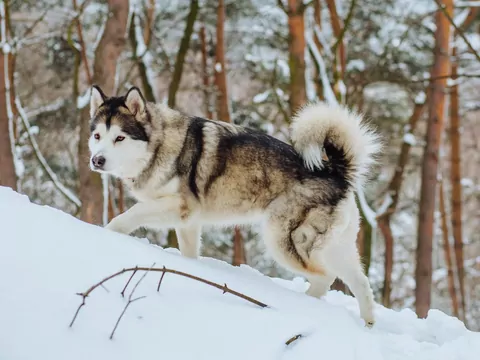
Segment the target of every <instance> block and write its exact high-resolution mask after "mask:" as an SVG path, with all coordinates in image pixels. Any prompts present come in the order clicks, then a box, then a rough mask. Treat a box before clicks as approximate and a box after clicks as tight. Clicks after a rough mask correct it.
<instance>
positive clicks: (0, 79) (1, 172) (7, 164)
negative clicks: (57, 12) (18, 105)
mask: <svg viewBox="0 0 480 360" xmlns="http://www.w3.org/2000/svg"><path fill="white" fill-rule="evenodd" d="M4 5H5V4H0V6H4ZM2 13H5V11H2ZM0 16H1V15H0ZM0 22H2V23H4V24H6V23H7V20H6V19H5V18H3V19H2V18H0ZM7 39H8V37H7V34H3V33H2V28H1V27H0V40H1V41H2V42H3V41H5V42H6V41H7ZM5 48H6V47H5ZM3 49H4V47H0V186H7V187H10V188H12V189H13V190H17V175H16V173H15V163H14V161H13V153H12V143H11V141H13V139H10V129H9V125H8V123H9V114H8V108H7V105H8V103H7V102H10V97H7V90H8V89H7V87H6V85H7V83H8V82H9V77H10V69H8V74H7V77H6V76H5V70H7V69H5V57H8V56H9V54H5V53H4V52H3ZM7 62H8V61H7ZM10 104H11V103H10ZM12 130H13V129H12Z"/></svg>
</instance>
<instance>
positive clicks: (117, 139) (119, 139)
mask: <svg viewBox="0 0 480 360" xmlns="http://www.w3.org/2000/svg"><path fill="white" fill-rule="evenodd" d="M123 140H125V136H117V138H116V139H115V142H119V141H123Z"/></svg>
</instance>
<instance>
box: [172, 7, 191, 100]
mask: <svg viewBox="0 0 480 360" xmlns="http://www.w3.org/2000/svg"><path fill="white" fill-rule="evenodd" d="M197 13H198V0H191V1H190V12H189V13H188V16H187V23H186V26H185V32H184V33H183V37H182V40H181V41H180V47H179V48H178V52H177V57H176V59H175V67H174V69H173V75H172V81H171V82H170V87H169V88H168V106H169V107H171V108H174V107H175V98H176V95H177V91H178V88H179V87H180V81H181V80H182V74H183V64H184V63H185V57H186V56H187V51H188V47H189V44H190V38H191V37H192V33H193V25H194V24H195V19H196V18H197Z"/></svg>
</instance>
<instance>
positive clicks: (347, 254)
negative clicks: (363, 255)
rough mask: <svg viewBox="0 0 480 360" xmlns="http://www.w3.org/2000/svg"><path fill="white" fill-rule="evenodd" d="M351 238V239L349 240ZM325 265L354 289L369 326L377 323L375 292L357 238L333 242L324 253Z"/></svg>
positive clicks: (361, 312) (353, 291)
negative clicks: (361, 256) (366, 272)
mask: <svg viewBox="0 0 480 360" xmlns="http://www.w3.org/2000/svg"><path fill="white" fill-rule="evenodd" d="M349 240H350V241H349ZM323 261H324V264H325V267H326V268H327V269H328V270H329V271H330V272H331V273H333V274H335V275H336V276H338V277H339V278H340V279H341V280H342V281H343V282H344V283H345V284H346V285H347V286H348V287H349V288H350V290H351V291H352V293H353V295H354V296H355V298H356V299H357V301H358V304H359V307H360V316H361V317H362V319H363V320H364V321H365V323H366V325H367V326H368V327H372V326H373V325H374V323H375V319H374V314H373V308H374V299H373V292H372V289H371V287H370V283H369V281H368V278H367V277H366V276H365V274H364V272H363V268H362V264H361V262H360V257H359V255H358V251H357V248H356V243H355V239H354V238H352V239H347V240H346V241H345V239H344V241H342V242H340V243H336V244H332V246H331V247H328V248H326V249H325V252H324V254H323Z"/></svg>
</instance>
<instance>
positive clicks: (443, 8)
mask: <svg viewBox="0 0 480 360" xmlns="http://www.w3.org/2000/svg"><path fill="white" fill-rule="evenodd" d="M434 1H435V2H436V3H437V5H438V8H439V9H440V10H441V11H442V12H443V15H445V17H446V18H447V19H448V21H449V22H450V24H452V26H453V27H454V28H455V30H456V32H457V34H458V35H460V37H461V38H462V39H463V41H465V44H467V46H468V47H469V49H470V50H471V51H472V53H473V55H474V56H475V57H476V58H477V60H478V61H480V55H479V54H478V52H477V51H476V50H475V48H474V47H473V46H472V44H471V43H470V41H468V39H467V37H466V36H465V34H464V33H463V31H462V30H461V29H460V28H459V27H458V26H457V24H455V21H453V19H452V17H451V16H450V14H449V13H448V11H447V9H446V8H445V6H444V5H442V4H441V3H440V1H439V0H434Z"/></svg>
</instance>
